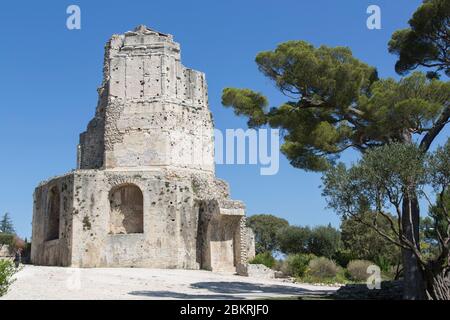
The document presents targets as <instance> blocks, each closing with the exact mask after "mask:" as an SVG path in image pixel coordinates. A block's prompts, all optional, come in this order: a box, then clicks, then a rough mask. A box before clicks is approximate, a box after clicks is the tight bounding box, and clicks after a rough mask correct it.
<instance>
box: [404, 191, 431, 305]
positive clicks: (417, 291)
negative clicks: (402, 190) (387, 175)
mask: <svg viewBox="0 0 450 320" xmlns="http://www.w3.org/2000/svg"><path fill="white" fill-rule="evenodd" d="M419 219H420V209H419V203H418V201H417V198H416V197H415V196H411V197H408V196H407V195H404V197H403V207H402V221H401V222H402V228H403V233H404V235H405V236H406V238H407V239H408V240H409V241H411V242H415V243H416V244H417V248H418V249H419V240H420V239H419V223H420V220H419ZM402 258H403V270H404V271H403V280H404V281H403V282H404V292H403V298H404V299H407V300H424V299H427V295H426V290H425V279H424V275H423V271H422V268H421V266H420V263H419V260H418V259H417V257H416V256H415V255H414V253H413V251H412V250H410V249H402Z"/></svg>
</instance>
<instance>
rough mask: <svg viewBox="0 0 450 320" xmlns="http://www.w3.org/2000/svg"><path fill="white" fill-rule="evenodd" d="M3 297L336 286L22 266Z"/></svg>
mask: <svg viewBox="0 0 450 320" xmlns="http://www.w3.org/2000/svg"><path fill="white" fill-rule="evenodd" d="M15 278H16V281H15V282H14V283H13V285H12V286H11V288H10V290H9V292H8V293H7V294H6V295H5V296H3V297H2V298H0V299H24V300H28V299H56V300H79V299H99V300H104V299H114V300H115V299H185V300H188V299H197V300H205V299H239V300H240V299H262V298H283V297H286V298H288V297H294V296H301V297H309V298H310V297H314V296H323V295H326V294H328V293H332V292H334V291H335V290H337V289H338V288H336V287H321V286H313V285H308V284H293V283H287V282H283V281H281V280H267V279H257V278H248V277H241V276H237V275H232V274H224V273H212V272H209V271H199V270H161V269H141V268H108V269H107V268H95V269H78V268H61V267H41V266H30V265H27V266H24V267H23V269H22V270H20V271H19V272H18V273H17V274H16V276H15Z"/></svg>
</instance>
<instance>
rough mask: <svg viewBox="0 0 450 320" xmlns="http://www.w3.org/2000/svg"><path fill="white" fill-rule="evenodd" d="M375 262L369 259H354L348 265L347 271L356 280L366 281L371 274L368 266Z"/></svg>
mask: <svg viewBox="0 0 450 320" xmlns="http://www.w3.org/2000/svg"><path fill="white" fill-rule="evenodd" d="M373 264H374V263H373V262H371V261H368V260H352V261H350V262H349V263H348V265H347V272H348V274H349V276H350V278H351V279H352V280H354V281H366V280H367V278H368V277H369V276H370V274H368V273H367V268H368V267H369V266H371V265H373Z"/></svg>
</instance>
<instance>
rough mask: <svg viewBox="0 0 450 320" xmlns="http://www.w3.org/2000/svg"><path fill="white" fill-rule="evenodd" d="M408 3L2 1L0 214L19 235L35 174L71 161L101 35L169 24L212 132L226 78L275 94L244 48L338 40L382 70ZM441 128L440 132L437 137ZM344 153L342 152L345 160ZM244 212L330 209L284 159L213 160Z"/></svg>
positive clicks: (89, 112) (89, 102) (297, 213)
mask: <svg viewBox="0 0 450 320" xmlns="http://www.w3.org/2000/svg"><path fill="white" fill-rule="evenodd" d="M70 4H76V5H79V6H80V7H81V11H82V12H81V13H82V29H81V30H75V31H70V30H67V29H66V27H65V23H66V17H67V14H66V8H67V6H68V5H70ZM370 4H377V5H379V6H380V7H381V10H382V29H381V30H368V29H367V28H366V19H367V16H368V15H367V14H366V9H367V7H368V6H369V5H370ZM419 4H420V1H419V0H395V1H392V0H371V1H366V0H346V1H335V0H314V1H308V0H280V1H273V0H271V1H269V0H244V1H242V0H241V1H235V0H227V1H211V0H208V1H206V0H205V1H194V0H192V1H168V0H165V1H144V0H141V1H138V0H127V1H97V0H96V1H92V0H89V1H87V0H84V1H77V0H72V1H61V0H60V1H20V2H17V1H16V2H14V1H4V2H2V4H1V10H0V30H1V31H0V33H1V43H2V44H1V47H2V49H1V58H0V70H1V75H2V76H1V77H0V92H1V107H0V136H1V140H0V141H1V142H0V143H1V157H0V213H3V212H5V211H8V212H10V213H11V215H12V218H13V220H14V223H15V225H16V229H17V231H18V233H19V234H20V235H22V236H28V237H29V236H30V234H31V218H32V193H33V190H34V187H35V186H36V185H37V184H38V183H39V182H40V181H42V180H45V179H47V178H49V177H51V176H54V175H58V174H62V173H65V172H67V171H69V170H71V169H73V168H74V167H75V166H76V145H77V143H78V135H79V133H80V132H82V131H84V130H85V127H86V125H87V123H88V121H89V120H90V118H91V117H92V116H93V113H94V110H95V106H96V102H97V92H96V88H97V87H98V86H99V84H100V83H101V76H102V62H103V48H104V44H105V42H106V41H107V40H108V38H109V37H110V36H111V34H113V33H123V32H125V31H128V30H131V29H133V28H134V27H135V26H136V25H138V24H146V25H148V26H149V27H152V28H154V29H157V30H159V31H161V32H165V33H171V34H173V35H174V37H175V40H176V41H178V42H179V43H180V44H181V46H182V60H183V63H184V65H186V66H188V67H191V68H194V69H197V70H201V71H203V72H205V73H206V76H207V81H208V85H209V96H210V108H211V110H212V112H213V114H214V117H215V123H216V126H217V127H218V128H219V129H225V128H239V127H242V128H245V127H246V122H245V120H244V119H240V118H237V117H235V116H234V115H233V113H232V111H231V110H228V109H225V108H224V107H222V106H221V104H220V96H221V91H222V89H223V88H224V87H227V86H236V87H248V88H253V89H255V90H258V91H261V92H264V93H266V94H267V95H268V97H269V98H270V101H271V104H272V105H278V104H279V103H281V102H282V101H284V100H285V98H284V97H283V96H281V95H280V94H278V93H277V91H276V90H275V89H274V88H273V86H272V84H271V83H270V81H268V80H267V79H265V78H264V77H263V76H262V75H261V74H260V73H259V72H258V70H257V68H256V65H255V63H254V57H255V55H256V54H257V53H258V52H259V51H262V50H269V49H273V48H275V46H276V45H277V44H279V43H281V42H284V41H287V40H297V39H299V40H300V39H301V40H306V41H309V42H311V43H313V44H314V45H321V44H326V45H329V46H337V45H344V46H349V47H350V48H351V49H352V50H353V52H354V55H355V56H356V57H358V58H360V59H362V60H363V61H365V62H367V63H369V64H371V65H374V66H376V67H377V68H378V70H379V73H380V75H381V76H382V77H388V76H393V77H397V76H396V75H395V73H394V70H393V67H394V63H395V57H394V56H392V55H390V54H389V53H388V52H387V42H388V40H389V39H390V36H391V34H392V32H393V31H395V30H397V29H399V28H403V27H405V26H406V24H407V21H408V19H409V17H410V16H411V14H412V13H413V12H414V10H415V8H416V7H417V6H418V5H419ZM448 135H449V130H448V128H447V129H446V131H445V132H444V133H443V134H441V139H440V141H443V138H442V136H448ZM356 156H357V154H356V153H354V152H348V153H347V154H345V155H344V160H346V161H351V160H353V159H356ZM217 175H218V176H219V177H221V178H223V179H226V180H227V181H228V182H229V183H230V185H231V190H232V196H233V198H235V199H239V200H243V201H245V202H246V204H247V212H248V214H250V215H251V214H256V213H272V214H275V215H278V216H280V217H284V218H286V219H288V220H289V221H290V222H291V223H292V224H300V225H317V224H326V223H329V222H331V223H332V224H333V225H335V226H338V225H339V219H338V217H337V216H336V215H335V214H334V213H333V212H331V211H329V210H325V206H326V203H325V201H324V200H323V199H322V197H321V195H320V194H321V190H320V189H319V186H320V174H315V173H306V172H304V171H301V170H298V169H294V168H292V167H291V166H290V165H289V163H288V162H287V161H286V159H285V158H282V160H281V164H280V171H279V173H278V174H277V175H275V176H260V175H259V168H258V167H257V166H238V165H234V166H226V165H221V166H218V167H217Z"/></svg>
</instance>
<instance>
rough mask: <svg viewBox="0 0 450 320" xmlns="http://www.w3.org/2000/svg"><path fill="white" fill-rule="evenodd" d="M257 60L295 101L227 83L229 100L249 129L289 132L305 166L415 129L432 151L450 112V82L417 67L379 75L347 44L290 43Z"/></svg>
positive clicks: (287, 140) (291, 153) (323, 164)
mask: <svg viewBox="0 0 450 320" xmlns="http://www.w3.org/2000/svg"><path fill="white" fill-rule="evenodd" d="M256 63H257V64H258V67H259V69H260V70H261V72H263V74H264V75H266V76H267V77H268V78H269V79H271V80H273V81H274V83H275V85H276V86H277V88H278V89H279V90H280V91H281V92H282V93H284V94H285V95H286V96H288V97H289V99H290V100H289V101H287V102H285V103H284V104H282V105H281V106H279V107H277V108H270V109H269V108H268V102H267V99H266V98H265V97H264V96H263V95H262V94H260V93H255V92H253V91H251V90H249V89H237V88H226V89H224V90H223V95H222V104H223V105H224V106H225V107H232V108H233V109H234V111H235V113H236V114H237V115H243V116H246V117H248V119H249V120H248V125H249V126H250V127H258V126H262V125H265V124H268V125H270V126H271V127H273V128H280V129H282V132H284V137H283V138H284V143H283V145H282V147H281V151H282V152H283V153H284V154H285V155H286V156H287V157H288V159H289V160H290V161H291V164H292V165H293V166H295V167H298V168H302V169H305V170H314V171H323V170H326V169H327V168H329V166H330V164H334V163H335V161H336V159H337V157H338V156H339V155H340V153H341V152H343V151H344V150H346V149H348V148H355V149H356V150H358V151H361V152H365V151H366V150H367V149H369V148H372V147H376V146H380V145H383V144H388V143H391V142H394V141H400V142H405V141H410V140H411V137H410V135H413V134H418V135H422V138H423V140H422V141H423V144H422V147H423V149H424V150H426V149H428V148H429V146H430V144H431V142H432V141H433V139H434V137H435V136H436V135H437V134H438V133H439V132H440V130H442V127H443V126H444V125H445V123H446V122H447V120H448V119H449V117H450V109H449V107H448V106H447V103H448V101H449V99H450V83H448V82H441V81H439V80H436V79H427V77H426V76H425V75H424V74H422V73H418V72H416V73H413V74H412V75H410V76H408V77H406V78H403V79H401V80H400V81H396V80H394V79H378V77H377V72H376V70H375V69H374V68H372V67H370V66H368V65H366V64H364V63H362V62H361V61H359V60H357V59H356V58H354V57H353V55H352V52H351V51H350V49H348V48H342V47H337V48H329V47H326V46H321V47H319V48H315V47H313V46H312V45H310V44H308V43H306V42H304V41H288V42H286V43H282V44H280V45H279V46H278V47H277V48H276V49H275V50H273V51H266V52H261V53H259V54H258V55H257V57H256ZM405 132H406V133H407V134H405Z"/></svg>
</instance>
